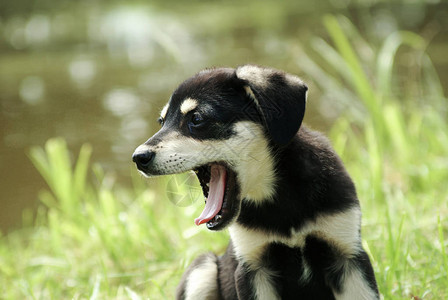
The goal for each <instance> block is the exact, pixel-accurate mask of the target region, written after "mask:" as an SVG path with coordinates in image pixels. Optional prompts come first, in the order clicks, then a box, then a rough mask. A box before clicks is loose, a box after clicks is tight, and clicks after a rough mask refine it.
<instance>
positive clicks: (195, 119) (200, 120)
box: [191, 112, 204, 126]
mask: <svg viewBox="0 0 448 300" xmlns="http://www.w3.org/2000/svg"><path fill="white" fill-rule="evenodd" d="M203 122H204V118H203V117H202V116H201V115H200V114H199V113H197V112H195V113H194V114H193V116H191V123H192V124H193V125H195V126H198V125H200V124H202V123H203Z"/></svg>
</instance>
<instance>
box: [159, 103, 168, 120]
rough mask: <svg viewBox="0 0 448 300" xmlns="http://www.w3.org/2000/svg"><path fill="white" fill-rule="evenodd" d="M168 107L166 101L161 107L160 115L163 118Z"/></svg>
mask: <svg viewBox="0 0 448 300" xmlns="http://www.w3.org/2000/svg"><path fill="white" fill-rule="evenodd" d="M168 107H170V104H169V103H167V104H166V105H165V106H164V107H163V108H162V111H161V112H160V117H161V118H162V119H163V120H164V119H165V117H166V113H167V112H168Z"/></svg>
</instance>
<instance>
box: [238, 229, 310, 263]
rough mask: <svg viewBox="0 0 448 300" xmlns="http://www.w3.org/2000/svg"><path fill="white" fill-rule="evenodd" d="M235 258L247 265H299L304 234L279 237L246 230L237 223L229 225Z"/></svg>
mask: <svg viewBox="0 0 448 300" xmlns="http://www.w3.org/2000/svg"><path fill="white" fill-rule="evenodd" d="M229 231H230V235H231V238H232V244H233V248H234V249H233V250H234V254H235V256H236V258H237V259H238V260H239V261H242V262H244V263H245V264H247V265H248V266H249V267H253V268H257V267H258V266H261V265H266V264H268V265H275V266H279V267H281V266H283V265H287V266H291V265H296V266H297V265H301V264H302V262H301V252H302V247H303V246H304V244H305V238H306V234H295V235H292V236H291V237H281V236H276V235H272V234H267V233H263V232H260V231H253V230H247V229H245V228H243V227H241V226H239V225H233V226H231V227H230V230H229Z"/></svg>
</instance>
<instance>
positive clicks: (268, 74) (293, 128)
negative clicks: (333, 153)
mask: <svg viewBox="0 0 448 300" xmlns="http://www.w3.org/2000/svg"><path fill="white" fill-rule="evenodd" d="M235 72H236V76H237V77H238V78H239V79H241V80H243V81H245V86H244V89H245V90H246V93H247V95H248V97H249V98H250V99H251V100H252V101H254V104H255V107H256V109H257V110H258V113H259V114H260V116H261V119H262V121H263V123H264V126H265V127H266V129H267V132H268V133H269V135H270V137H271V139H272V140H273V141H274V142H275V143H277V144H279V145H285V144H287V143H288V142H289V141H290V140H291V139H292V138H293V137H294V135H295V134H296V133H297V131H298V130H299V128H300V125H301V124H302V120H303V116H304V114H305V103H306V93H307V90H308V87H307V86H306V85H305V83H304V82H303V81H302V80H300V79H299V78H298V77H297V76H294V75H290V74H287V73H285V72H282V71H278V70H274V69H268V68H263V67H258V66H253V65H245V66H241V67H239V68H237V69H236V71H235Z"/></svg>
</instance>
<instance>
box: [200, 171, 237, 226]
mask: <svg viewBox="0 0 448 300" xmlns="http://www.w3.org/2000/svg"><path fill="white" fill-rule="evenodd" d="M194 172H195V173H196V175H197V177H198V179H199V182H200V184H201V187H202V192H203V193H204V197H205V198H206V200H205V208H204V210H203V211H202V213H201V215H200V216H199V217H198V218H196V219H195V220H194V222H195V224H196V225H201V224H203V223H206V225H207V228H208V229H210V230H219V229H222V228H224V227H225V226H227V225H228V224H229V223H230V221H232V219H233V218H234V217H235V216H236V214H237V211H238V194H239V186H238V184H237V182H236V174H235V172H233V171H232V170H231V169H230V168H228V167H227V166H226V165H225V164H219V163H212V164H208V165H204V166H201V167H199V168H197V169H195V170H194Z"/></svg>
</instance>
